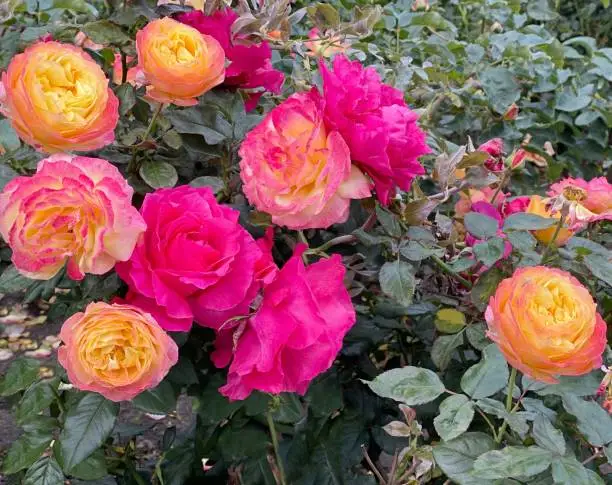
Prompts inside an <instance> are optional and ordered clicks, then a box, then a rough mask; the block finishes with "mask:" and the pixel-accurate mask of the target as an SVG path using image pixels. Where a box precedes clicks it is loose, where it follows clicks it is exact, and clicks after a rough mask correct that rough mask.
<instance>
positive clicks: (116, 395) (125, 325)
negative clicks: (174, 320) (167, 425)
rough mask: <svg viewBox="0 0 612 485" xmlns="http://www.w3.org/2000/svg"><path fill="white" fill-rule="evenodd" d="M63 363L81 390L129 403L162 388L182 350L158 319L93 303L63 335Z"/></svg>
mask: <svg viewBox="0 0 612 485" xmlns="http://www.w3.org/2000/svg"><path fill="white" fill-rule="evenodd" d="M60 338H61V340H62V342H63V343H64V345H63V346H61V347H60V348H59V349H58V355H57V356H58V359H59V362H60V364H61V365H62V367H64V369H66V372H67V373H68V379H69V380H70V382H71V383H72V384H73V385H74V386H75V387H76V388H78V389H81V390H83V391H93V392H97V393H99V394H102V395H103V396H104V397H106V398H107V399H110V400H111V401H125V400H129V399H132V398H134V397H135V396H137V395H138V394H140V393H141V392H142V391H145V390H147V389H150V388H153V387H155V386H157V385H158V384H159V383H160V382H161V380H162V379H163V378H164V377H165V376H166V374H167V373H168V371H169V370H170V368H171V367H172V366H173V365H174V364H176V361H177V359H178V348H177V346H176V343H174V340H172V339H171V338H170V337H169V336H168V335H167V334H166V333H165V332H164V331H163V330H162V328H161V327H160V326H159V325H158V324H157V322H156V321H155V320H154V319H153V317H152V316H151V315H150V314H148V313H145V312H143V311H142V310H140V309H139V308H136V307H133V306H130V305H117V304H114V305H109V304H107V303H102V302H99V303H91V304H89V305H88V306H87V308H86V309H85V312H84V313H82V312H81V313H75V314H74V315H73V316H72V317H70V318H69V319H68V320H66V322H65V323H64V325H63V326H62V330H61V332H60Z"/></svg>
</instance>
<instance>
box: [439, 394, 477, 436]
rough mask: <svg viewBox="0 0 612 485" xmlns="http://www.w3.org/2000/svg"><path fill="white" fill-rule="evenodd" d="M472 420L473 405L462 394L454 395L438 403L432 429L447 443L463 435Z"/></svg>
mask: <svg viewBox="0 0 612 485" xmlns="http://www.w3.org/2000/svg"><path fill="white" fill-rule="evenodd" d="M473 418H474V403H473V402H472V401H470V399H469V398H468V397H467V396H465V395H463V394H455V395H453V396H450V397H447V398H446V399H445V400H444V401H442V403H440V410H439V414H438V416H436V418H435V419H434V427H435V428H436V431H437V432H438V434H439V435H440V437H441V438H442V439H443V440H444V441H449V440H452V439H454V438H457V437H458V436H460V435H461V434H463V433H465V432H466V431H467V430H468V428H469V427H470V423H471V422H472V419H473Z"/></svg>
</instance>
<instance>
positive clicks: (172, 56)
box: [160, 32, 201, 64]
mask: <svg viewBox="0 0 612 485" xmlns="http://www.w3.org/2000/svg"><path fill="white" fill-rule="evenodd" d="M160 51H161V53H162V55H163V56H164V57H167V59H169V60H170V62H171V63H174V64H191V63H193V62H194V61H195V60H196V59H197V57H198V56H200V55H201V43H200V42H198V39H197V37H195V36H193V35H189V33H186V32H173V33H172V34H171V35H170V36H169V38H168V39H166V40H164V41H163V42H162V44H161V46H160Z"/></svg>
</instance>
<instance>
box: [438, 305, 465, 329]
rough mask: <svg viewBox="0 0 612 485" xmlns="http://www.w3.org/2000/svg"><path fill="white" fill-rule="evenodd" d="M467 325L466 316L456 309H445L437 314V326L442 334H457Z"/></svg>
mask: <svg viewBox="0 0 612 485" xmlns="http://www.w3.org/2000/svg"><path fill="white" fill-rule="evenodd" d="M465 324H466V322H465V315H464V314H463V313H461V312H460V311H459V310H455V309H454V308H443V309H442V310H439V311H438V312H437V313H436V320H435V325H436V328H437V329H438V331H440V332H442V333H457V332H459V331H460V330H462V329H463V328H464V327H465Z"/></svg>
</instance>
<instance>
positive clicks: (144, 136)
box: [142, 103, 164, 142]
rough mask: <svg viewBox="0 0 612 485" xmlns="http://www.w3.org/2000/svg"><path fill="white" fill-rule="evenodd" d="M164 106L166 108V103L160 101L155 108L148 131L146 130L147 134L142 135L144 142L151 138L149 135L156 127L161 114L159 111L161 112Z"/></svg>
mask: <svg viewBox="0 0 612 485" xmlns="http://www.w3.org/2000/svg"><path fill="white" fill-rule="evenodd" d="M163 108H164V103H159V104H158V105H157V108H155V111H154V112H153V116H152V117H151V122H150V123H149V126H147V131H145V134H144V135H143V137H142V142H145V141H147V139H148V138H149V135H150V134H151V132H152V131H153V128H155V123H156V121H157V117H158V116H159V113H161V110H162V109H163Z"/></svg>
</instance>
